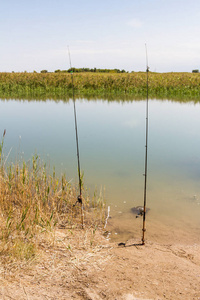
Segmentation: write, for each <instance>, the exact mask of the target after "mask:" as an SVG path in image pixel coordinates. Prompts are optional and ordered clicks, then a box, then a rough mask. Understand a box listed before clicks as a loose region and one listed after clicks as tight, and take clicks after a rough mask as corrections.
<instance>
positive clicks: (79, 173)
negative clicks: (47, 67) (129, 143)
mask: <svg viewBox="0 0 200 300" xmlns="http://www.w3.org/2000/svg"><path fill="white" fill-rule="evenodd" d="M68 54H69V63H70V69H71V80H72V98H73V106H74V123H75V133H76V152H77V162H78V179H79V195H78V197H77V201H76V203H75V204H74V206H75V205H76V204H77V203H79V204H81V224H82V228H83V227H84V214H83V199H82V180H81V166H80V155H79V142H78V125H77V116H76V103H75V102H76V101H75V96H74V76H73V69H72V62H71V55H70V50H69V46H68Z"/></svg>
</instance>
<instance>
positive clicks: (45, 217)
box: [0, 134, 105, 260]
mask: <svg viewBox="0 0 200 300" xmlns="http://www.w3.org/2000/svg"><path fill="white" fill-rule="evenodd" d="M4 135H5V134H4ZM3 139H4V137H3ZM2 149H3V141H2V143H1V148H0V255H1V256H3V257H4V260H5V259H6V260H10V259H11V260H13V259H21V260H23V259H25V260H29V259H32V258H34V256H35V255H36V253H37V252H38V249H41V247H40V245H41V243H43V242H47V241H49V242H50V243H52V241H53V237H54V232H55V230H56V228H59V227H62V228H65V229H68V230H70V231H71V230H72V231H73V229H75V228H81V216H80V213H81V212H80V210H81V209H80V206H79V205H78V204H77V205H76V206H74V204H75V202H76V195H77V192H76V188H75V187H74V186H72V185H71V184H70V183H69V182H68V181H67V180H66V178H65V176H64V175H63V176H61V178H57V177H56V175H55V170H54V171H53V174H50V173H49V172H48V170H47V168H46V165H45V164H44V163H42V162H41V161H40V158H39V157H38V155H34V156H33V157H32V160H31V162H30V163H25V162H21V163H15V164H10V165H8V166H7V167H6V166H5V161H6V160H5V161H4V159H3V155H2ZM83 201H84V215H85V221H84V224H85V228H91V230H92V231H93V230H96V228H98V227H103V226H104V223H105V202H104V200H103V197H102V195H101V194H100V196H97V194H96V192H95V194H94V196H93V198H92V199H91V200H89V197H88V195H87V191H86V190H84V189H83Z"/></svg>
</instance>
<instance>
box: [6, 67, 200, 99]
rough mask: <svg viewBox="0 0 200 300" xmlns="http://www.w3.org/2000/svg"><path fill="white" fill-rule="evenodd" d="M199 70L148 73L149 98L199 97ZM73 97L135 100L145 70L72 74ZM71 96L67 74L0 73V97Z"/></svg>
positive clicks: (140, 94)
mask: <svg viewBox="0 0 200 300" xmlns="http://www.w3.org/2000/svg"><path fill="white" fill-rule="evenodd" d="M199 87H200V74H199V73H152V72H150V73H149V97H150V98H160V99H162V98H168V99H187V100H189V99H193V100H194V99H196V100H199V99H200V88H199ZM74 89H75V95H76V97H77V98H81V97H82V98H83V97H86V98H90V97H93V98H107V99H109V98H113V99H115V98H119V99H132V100H133V99H137V98H145V97H146V73H145V72H133V73H99V72H84V73H75V74H74ZM71 96H72V81H71V74H69V73H68V72H67V73H65V72H56V73H45V72H43V73H35V72H34V73H27V72H24V73H0V97H1V98H33V99H34V98H44V99H48V98H57V99H63V100H65V99H67V98H70V97H71Z"/></svg>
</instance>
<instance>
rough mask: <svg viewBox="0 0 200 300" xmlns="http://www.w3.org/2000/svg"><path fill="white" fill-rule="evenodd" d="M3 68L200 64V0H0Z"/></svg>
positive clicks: (165, 68)
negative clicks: (146, 55) (146, 56)
mask: <svg viewBox="0 0 200 300" xmlns="http://www.w3.org/2000/svg"><path fill="white" fill-rule="evenodd" d="M0 11H1V18H0V72H4V71H8V72H10V71H16V72H17V71H28V72H32V71H33V70H36V71H38V72H39V71H41V70H43V69H46V70H48V71H54V70H56V69H61V70H63V69H68V68H69V67H70V66H69V58H68V49H67V47H68V45H69V47H70V52H71V58H72V65H73V66H75V67H89V68H93V67H96V68H119V69H125V70H127V71H144V70H145V64H146V58H145V43H146V44H147V47H148V58H149V66H150V70H151V71H156V72H171V71H174V72H178V71H186V72H191V71H192V69H196V68H197V69H200V0H99V1H95V0H93V1H92V0H71V1H68V0H34V1H33V0H0Z"/></svg>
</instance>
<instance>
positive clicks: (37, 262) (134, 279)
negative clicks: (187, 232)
mask: <svg viewBox="0 0 200 300" xmlns="http://www.w3.org/2000/svg"><path fill="white" fill-rule="evenodd" d="M136 243H138V241H135V240H128V241H127V243H126V246H125V247H123V246H122V247H119V246H118V243H116V242H112V243H111V242H109V241H107V240H106V239H104V238H103V237H102V236H101V234H100V233H99V232H95V234H94V232H93V231H92V230H82V231H81V230H79V231H75V230H74V231H73V233H72V232H70V231H69V230H66V229H62V230H57V231H56V233H55V239H54V242H53V244H52V243H51V244H50V243H46V242H42V241H41V242H40V243H39V248H40V251H39V254H38V256H37V257H36V258H35V259H34V260H32V261H29V262H24V263H23V262H22V263H20V264H19V263H16V262H13V263H9V264H8V265H6V264H4V261H3V257H1V261H0V299H19V300H20V299H29V300H31V299H87V300H90V299H91V300H98V299H112V300H113V299H117V300H118V299H126V300H131V299H187V300H188V299H190V300H191V299H200V244H190V245H185V244H184V245H183V244H178V243H177V244H175V243H173V244H164V243H158V242H155V241H150V240H147V242H146V244H145V245H144V246H141V245H137V244H136Z"/></svg>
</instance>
